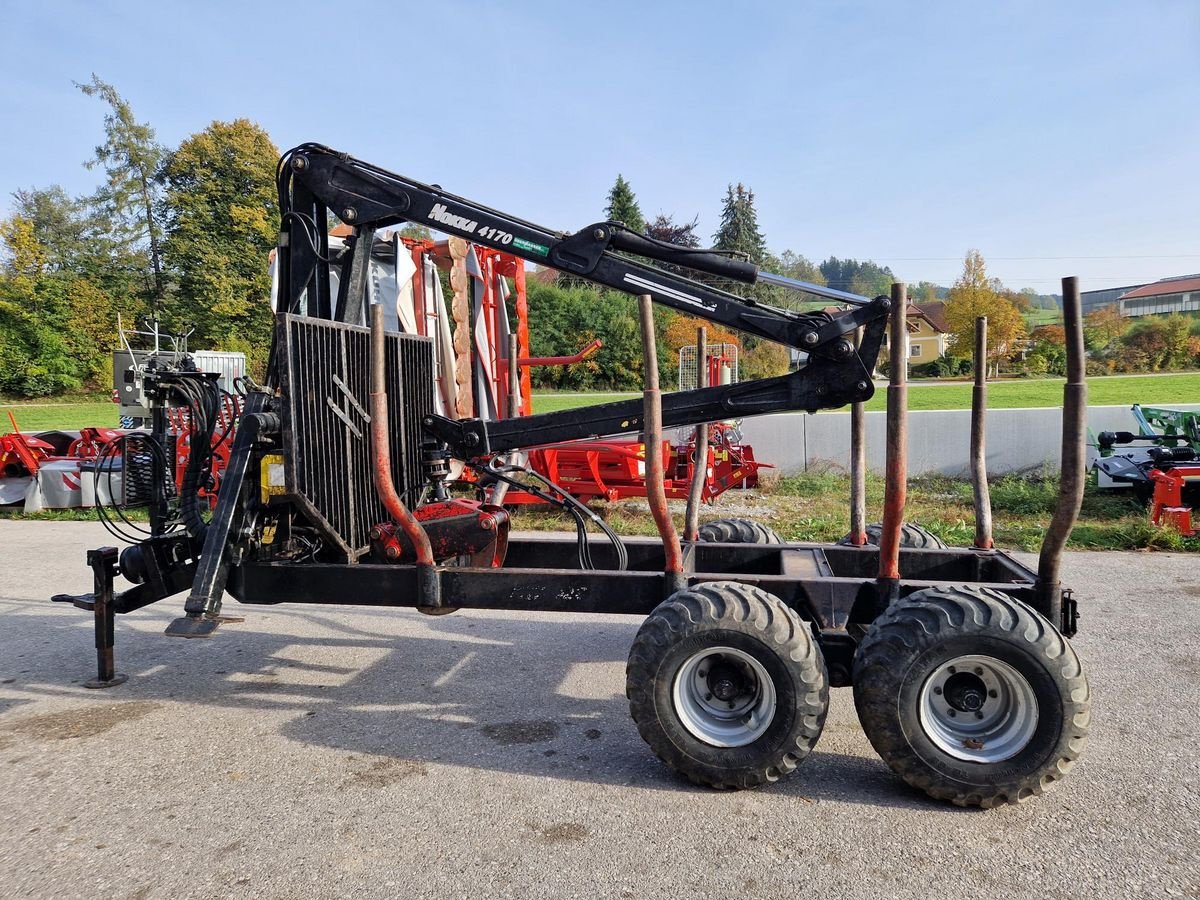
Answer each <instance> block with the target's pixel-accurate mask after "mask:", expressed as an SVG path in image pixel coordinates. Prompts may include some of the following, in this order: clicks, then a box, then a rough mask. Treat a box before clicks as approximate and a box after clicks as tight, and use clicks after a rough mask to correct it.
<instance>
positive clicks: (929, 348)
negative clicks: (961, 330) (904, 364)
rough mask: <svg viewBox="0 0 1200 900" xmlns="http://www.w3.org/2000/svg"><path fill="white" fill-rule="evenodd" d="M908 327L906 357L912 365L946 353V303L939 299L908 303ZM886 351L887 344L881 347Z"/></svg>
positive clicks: (931, 359) (947, 329)
mask: <svg viewBox="0 0 1200 900" xmlns="http://www.w3.org/2000/svg"><path fill="white" fill-rule="evenodd" d="M906 319H907V322H906V323H905V324H906V327H907V329H908V359H909V362H910V363H911V364H912V365H914V366H920V365H924V364H925V363H928V362H933V361H934V360H935V359H939V358H941V357H943V356H945V355H946V341H947V334H948V332H949V331H950V328H949V326H948V325H947V324H946V304H945V303H943V302H942V301H941V300H935V301H933V302H932V303H910V304H908V310H907V315H906ZM883 352H884V354H886V353H887V344H886V342H885V344H884V348H883Z"/></svg>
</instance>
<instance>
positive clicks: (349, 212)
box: [342, 206, 358, 222]
mask: <svg viewBox="0 0 1200 900" xmlns="http://www.w3.org/2000/svg"><path fill="white" fill-rule="evenodd" d="M357 218H358V213H357V212H356V211H355V209H354V207H353V206H347V207H346V208H345V209H343V210H342V221H343V222H353V221H354V220H355V219H357Z"/></svg>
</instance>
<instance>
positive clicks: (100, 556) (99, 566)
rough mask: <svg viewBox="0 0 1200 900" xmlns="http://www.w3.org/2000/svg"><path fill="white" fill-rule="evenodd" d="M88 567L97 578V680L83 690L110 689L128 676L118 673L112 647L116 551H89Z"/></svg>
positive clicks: (111, 549)
mask: <svg viewBox="0 0 1200 900" xmlns="http://www.w3.org/2000/svg"><path fill="white" fill-rule="evenodd" d="M87 561H88V565H89V566H91V567H92V574H93V576H94V577H95V586H94V590H95V592H94V594H93V595H92V596H93V597H94V598H95V606H94V607H93V612H94V614H95V616H96V677H95V678H93V679H92V680H91V681H85V682H84V683H83V686H84V687H88V688H110V687H116V686H117V685H118V684H124V683H125V682H126V681H128V680H129V676H128V675H122V674H120V673H118V672H117V670H116V660H115V658H114V655H113V646H114V645H115V643H116V610H115V609H114V608H113V579H114V578H115V577H116V575H117V548H116V547H101V548H100V549H98V550H89V551H88V554H87Z"/></svg>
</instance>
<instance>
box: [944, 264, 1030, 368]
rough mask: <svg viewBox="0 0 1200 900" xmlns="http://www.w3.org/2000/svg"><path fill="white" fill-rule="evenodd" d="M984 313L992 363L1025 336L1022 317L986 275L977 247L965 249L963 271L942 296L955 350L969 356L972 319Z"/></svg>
mask: <svg viewBox="0 0 1200 900" xmlns="http://www.w3.org/2000/svg"><path fill="white" fill-rule="evenodd" d="M979 316H987V320H988V344H987V355H988V359H989V360H990V361H992V362H993V363H994V364H995V366H996V367H999V363H1000V360H1002V359H1005V358H1007V357H1008V356H1010V355H1011V354H1012V353H1013V352H1015V350H1016V347H1017V342H1018V341H1019V340H1021V339H1022V338H1023V337H1025V320H1024V318H1023V317H1022V316H1021V313H1020V312H1019V311H1018V310H1017V308H1016V307H1015V306H1014V305H1013V304H1012V302H1011V301H1009V300H1007V299H1006V298H1004V297H1003V296H1001V295H1000V294H999V293H998V292H997V290H996V286H995V285H994V284H993V282H992V281H991V280H990V279H989V278H988V275H987V264H986V263H985V262H984V259H983V254H982V253H980V252H979V251H978V250H968V251H967V255H966V258H965V259H964V260H963V273H962V275H961V276H960V277H959V279H958V280H957V281H956V282H954V286H953V287H952V288H950V294H949V296H948V297H947V298H946V323H947V325H949V327H950V335H951V343H952V345H953V347H954V349H955V351H956V352H958V353H960V354H963V355H964V356H969V355H970V354H971V353H972V348H973V347H974V346H975V319H976V318H978V317H979Z"/></svg>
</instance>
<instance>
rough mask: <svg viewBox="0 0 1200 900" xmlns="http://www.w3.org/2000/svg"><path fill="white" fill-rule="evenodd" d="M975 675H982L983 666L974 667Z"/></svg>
mask: <svg viewBox="0 0 1200 900" xmlns="http://www.w3.org/2000/svg"><path fill="white" fill-rule="evenodd" d="M975 674H976V675H982V674H983V666H976V667H975Z"/></svg>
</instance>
